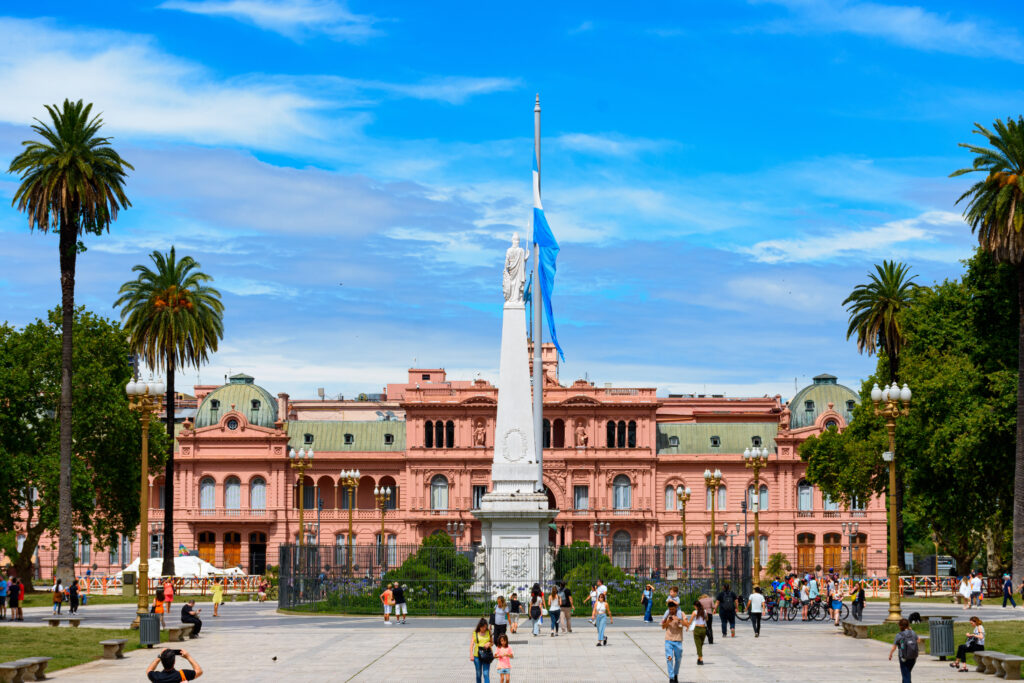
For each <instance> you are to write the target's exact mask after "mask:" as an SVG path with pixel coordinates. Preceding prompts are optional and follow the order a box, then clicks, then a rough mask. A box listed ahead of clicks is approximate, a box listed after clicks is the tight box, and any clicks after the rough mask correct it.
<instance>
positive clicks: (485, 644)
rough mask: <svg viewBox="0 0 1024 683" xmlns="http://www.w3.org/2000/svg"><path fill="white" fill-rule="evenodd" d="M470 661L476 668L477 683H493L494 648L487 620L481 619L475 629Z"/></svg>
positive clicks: (470, 649)
mask: <svg viewBox="0 0 1024 683" xmlns="http://www.w3.org/2000/svg"><path fill="white" fill-rule="evenodd" d="M469 654H470V657H469V661H471V662H473V666H475V667H476V683H491V662H492V661H494V646H493V641H492V640H491V629H490V628H488V626H487V620H486V619H481V620H480V621H478V622H477V624H476V628H475V629H473V644H472V645H471V646H470V648H469Z"/></svg>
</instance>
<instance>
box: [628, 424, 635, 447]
mask: <svg viewBox="0 0 1024 683" xmlns="http://www.w3.org/2000/svg"><path fill="white" fill-rule="evenodd" d="M627 429H628V431H627V433H626V434H627V436H626V448H636V420H630V421H629V427H628V428H627Z"/></svg>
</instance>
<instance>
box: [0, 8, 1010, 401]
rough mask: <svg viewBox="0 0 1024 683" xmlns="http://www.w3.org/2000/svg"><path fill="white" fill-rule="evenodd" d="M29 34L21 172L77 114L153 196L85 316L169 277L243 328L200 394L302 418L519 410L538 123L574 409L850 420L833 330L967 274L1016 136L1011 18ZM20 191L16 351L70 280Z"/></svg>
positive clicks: (299, 25) (0, 86)
mask: <svg viewBox="0 0 1024 683" xmlns="http://www.w3.org/2000/svg"><path fill="white" fill-rule="evenodd" d="M39 7H40V6H39V3H27V2H13V3H5V6H4V8H3V12H5V13H6V14H5V15H4V16H2V17H0V37H2V41H0V92H2V93H3V96H2V97H0V161H2V162H3V168H6V166H7V164H8V163H9V160H10V158H11V157H12V156H13V155H14V154H16V153H17V150H18V146H19V145H18V143H19V142H20V141H21V140H23V139H26V138H27V137H28V136H29V131H28V124H29V123H30V122H31V119H32V118H33V117H35V116H42V114H43V107H42V105H43V104H44V103H52V102H57V101H60V100H63V99H64V98H65V97H70V98H72V99H77V98H83V99H85V100H87V101H92V102H94V103H95V106H96V108H97V109H99V110H100V111H102V112H103V117H104V120H105V121H106V127H105V129H104V132H106V133H107V134H108V135H112V136H114V138H115V144H116V145H117V146H118V148H119V150H120V151H121V153H122V155H123V156H124V157H125V158H126V159H128V160H129V161H130V162H131V163H132V164H134V166H135V168H136V170H135V172H134V174H133V175H132V176H131V178H130V181H129V184H128V192H129V195H130V196H131V199H132V202H133V207H132V208H131V209H130V210H128V211H125V212H124V213H123V214H122V216H121V218H120V219H119V220H118V221H117V222H116V224H114V226H113V227H112V229H111V231H110V233H109V234H107V235H103V236H101V237H90V238H88V239H87V240H86V243H87V246H88V251H87V252H86V253H85V254H84V255H82V257H80V259H79V266H78V287H77V297H78V301H79V302H80V303H82V304H85V305H87V306H89V307H90V308H92V309H94V310H96V311H99V312H101V313H106V314H110V315H115V311H113V309H112V308H111V303H112V301H113V300H114V298H115V293H116V291H117V288H118V287H119V286H120V284H121V283H122V282H124V281H125V280H128V279H130V277H131V274H130V269H131V267H132V265H134V264H136V263H140V262H143V261H145V260H147V258H148V253H149V252H150V251H152V250H153V249H160V250H166V249H167V248H169V247H170V246H171V245H172V244H174V245H176V246H177V248H178V250H179V252H182V253H188V254H191V255H192V256H194V257H195V258H196V259H197V260H199V261H200V263H201V264H202V266H203V269H204V270H205V271H207V272H208V273H210V274H211V275H213V276H214V277H215V279H216V283H217V286H218V287H219V288H220V289H221V290H222V292H223V294H224V298H225V303H226V306H227V312H226V316H225V326H226V334H225V338H224V340H223V342H222V345H221V349H220V351H219V352H218V353H217V354H216V356H215V357H214V358H213V359H212V362H211V363H210V364H209V365H208V366H206V367H204V368H203V369H202V370H201V373H200V378H201V379H202V381H203V382H204V383H205V382H213V381H218V380H220V379H221V378H222V377H223V375H224V374H225V373H227V372H229V371H246V372H248V373H250V374H252V375H254V376H256V377H257V380H258V381H259V382H260V383H262V384H264V385H265V386H267V387H268V388H269V389H270V390H271V391H273V392H277V391H289V392H290V393H291V394H292V395H293V396H311V395H313V394H314V392H315V389H316V387H319V386H323V387H325V388H326V389H327V392H328V393H329V394H338V393H344V394H346V395H352V394H353V393H355V392H358V391H376V390H379V389H380V387H382V386H383V385H384V384H385V383H386V382H389V381H400V380H401V379H402V378H403V377H404V376H405V369H406V368H408V367H410V366H411V365H413V364H414V363H415V364H416V365H419V366H426V367H437V366H441V367H446V368H447V369H448V370H449V373H450V375H452V376H456V377H459V378H470V377H472V376H474V375H475V374H476V373H478V372H479V373H481V375H482V376H484V377H486V378H490V379H495V378H496V372H497V366H498V349H499V346H498V345H499V335H500V315H499V312H500V306H501V294H500V291H501V286H500V269H501V260H502V256H503V252H504V249H505V248H506V246H507V244H508V239H509V237H510V235H511V233H512V232H513V231H515V230H518V231H519V232H520V233H524V232H525V230H526V226H527V221H528V219H529V207H530V202H531V191H530V163H531V161H530V157H531V154H532V135H533V111H532V110H533V98H534V94H535V93H538V92H539V93H540V95H541V104H542V107H543V109H544V119H543V126H544V129H543V133H544V141H543V152H542V156H543V187H544V203H545V208H546V210H547V214H548V219H549V222H550V223H551V226H552V229H553V231H554V233H555V235H556V236H557V237H558V239H559V240H560V242H561V245H562V252H561V255H560V257H559V264H558V265H559V271H558V278H557V281H556V291H555V302H554V305H555V314H556V318H557V320H558V323H559V339H560V341H561V342H562V346H563V348H564V349H565V352H566V357H567V362H566V363H565V364H564V365H563V368H562V373H561V376H562V380H563V381H564V382H568V381H572V380H573V379H575V378H577V377H583V376H587V377H589V378H590V379H591V380H593V381H596V382H599V383H601V382H615V383H625V384H632V385H642V386H657V387H659V388H660V389H661V390H663V391H700V392H703V391H705V390H706V391H708V392H712V391H714V392H725V393H727V394H728V395H739V394H756V395H760V394H763V393H770V394H774V393H781V394H783V395H784V396H791V395H792V394H793V387H794V381H796V382H797V383H799V384H801V385H802V384H804V383H806V382H808V381H809V379H810V377H812V376H813V375H815V374H818V373H821V372H830V373H832V374H835V375H838V376H839V378H840V381H842V382H844V383H847V384H850V385H851V386H857V383H858V381H859V379H860V378H862V377H863V376H864V375H865V374H867V373H869V372H870V371H871V369H872V368H873V364H874V363H873V360H872V359H869V358H865V357H862V356H859V355H858V354H857V352H856V348H855V346H854V344H853V343H852V342H847V341H846V340H845V332H846V323H845V319H846V315H845V312H844V311H843V309H842V307H841V302H842V300H843V299H844V298H845V296H846V294H847V293H848V292H849V290H850V289H851V288H852V287H853V286H854V285H855V284H857V283H859V282H861V281H863V280H864V278H865V276H866V273H867V271H868V270H869V268H870V267H871V265H872V264H873V263H876V262H879V261H881V260H882V259H885V258H897V259H902V260H906V261H908V262H909V263H910V264H911V265H912V266H913V268H914V272H915V273H917V274H918V276H919V281H921V282H923V283H931V282H932V281H934V280H936V279H943V278H946V277H955V276H956V275H957V274H958V273H959V272H960V269H961V267H960V264H959V260H960V259H963V258H965V257H967V256H968V255H969V253H970V250H971V248H972V245H973V244H974V241H973V238H972V236H971V234H970V231H969V229H968V228H967V227H966V226H965V225H964V224H963V222H962V221H961V220H960V210H959V209H958V207H956V206H954V202H955V200H956V198H957V197H958V196H959V194H960V193H961V192H962V190H963V188H964V187H965V184H966V183H967V182H969V179H966V180H965V179H962V178H961V179H955V180H950V179H948V178H947V176H948V174H949V172H950V171H952V170H954V169H956V168H959V167H961V166H963V165H966V163H967V160H968V159H967V156H966V154H965V153H964V152H963V151H962V150H960V149H958V147H957V143H958V142H963V141H968V140H970V139H971V137H972V136H971V134H970V131H971V128H972V124H973V122H974V121H980V122H984V123H990V122H991V121H992V120H993V119H994V118H995V117H1005V116H1008V115H1014V116H1016V115H1018V114H1021V113H1024V89H1022V87H1021V85H1020V83H1021V71H1022V69H1021V63H1022V62H1024V38H1022V36H1021V32H1020V31H1019V30H1018V29H1017V28H1016V27H1017V26H1018V25H1020V24H1021V21H1020V20H1021V18H1022V15H1024V11H1022V9H1021V6H1020V5H1019V3H1016V2H1010V1H1007V2H991V3H986V4H985V5H984V6H979V5H977V4H975V3H963V2H961V3H954V2H929V3H927V6H923V5H921V6H917V5H898V4H887V3H881V2H859V1H857V0H848V1H846V2H843V1H841V0H832V1H827V0H760V1H751V2H741V1H735V2H733V1H729V0H723V1H722V2H716V3H698V2H665V3H639V4H628V5H622V4H621V3H614V4H612V3H590V2H587V3H582V2H581V3H550V2H547V3H541V2H519V3H510V4H507V5H506V6H499V5H497V4H495V3H452V4H437V3H367V2H358V1H354V0H353V1H352V2H349V3H347V4H345V3H342V2H336V1H334V0H278V1H271V0H165V1H163V2H161V1H160V0H156V1H155V2H132V3H116V2H107V3H99V4H95V3H94V4H93V5H91V6H87V5H83V4H82V3H78V2H49V3H46V6H45V9H46V12H47V13H46V14H45V15H41V14H39ZM980 11H983V12H984V13H983V14H982V13H979V12H980ZM15 186H16V178H14V177H13V176H10V175H6V176H4V175H0V239H2V243H3V246H2V247H0V291H2V293H3V297H2V301H3V303H2V306H0V319H6V320H8V321H10V322H12V323H15V324H23V323H25V322H27V321H29V320H31V319H33V318H35V317H37V316H40V315H42V314H43V312H44V311H45V310H47V309H48V308H50V307H52V306H55V305H57V304H58V303H59V299H60V290H59V269H58V265H57V249H56V246H57V245H56V238H55V237H54V236H52V235H49V236H48V235H42V234H33V233H30V232H29V231H28V228H27V221H26V219H25V217H24V216H23V215H21V214H19V213H17V212H16V211H15V210H14V209H13V208H10V198H11V196H12V194H13V191H14V188H15ZM182 380H183V381H184V382H185V383H186V384H187V383H191V382H193V381H195V380H196V373H195V372H190V373H187V374H186V375H185V376H184V377H183V378H182Z"/></svg>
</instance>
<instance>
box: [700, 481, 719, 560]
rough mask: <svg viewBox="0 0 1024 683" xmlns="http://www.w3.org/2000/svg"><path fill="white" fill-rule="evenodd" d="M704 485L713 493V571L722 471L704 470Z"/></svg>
mask: <svg viewBox="0 0 1024 683" xmlns="http://www.w3.org/2000/svg"><path fill="white" fill-rule="evenodd" d="M704 484H705V486H707V489H708V491H709V492H710V493H711V569H714V568H715V504H716V503H717V502H718V488H719V487H720V486H721V485H722V471H721V470H715V471H714V472H712V471H711V470H704Z"/></svg>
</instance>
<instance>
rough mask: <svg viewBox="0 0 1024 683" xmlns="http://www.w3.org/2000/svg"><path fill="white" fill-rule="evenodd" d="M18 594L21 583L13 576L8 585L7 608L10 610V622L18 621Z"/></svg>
mask: <svg viewBox="0 0 1024 683" xmlns="http://www.w3.org/2000/svg"><path fill="white" fill-rule="evenodd" d="M18 593H19V581H18V577H17V576H12V577H11V580H10V581H9V582H8V583H7V606H8V607H9V608H10V612H11V616H10V619H8V621H17V620H18Z"/></svg>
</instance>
